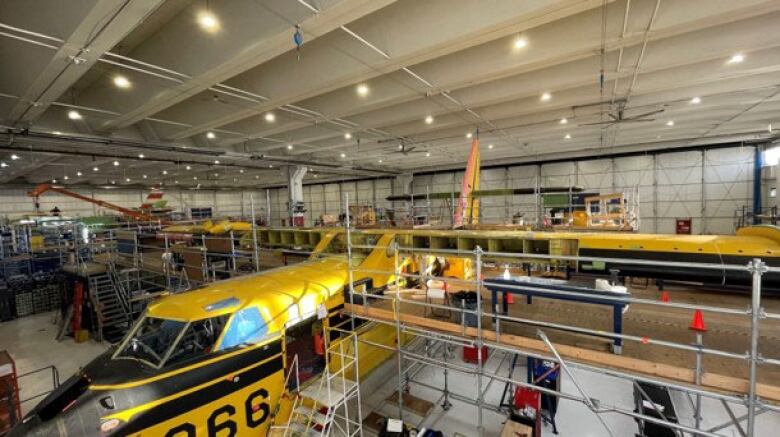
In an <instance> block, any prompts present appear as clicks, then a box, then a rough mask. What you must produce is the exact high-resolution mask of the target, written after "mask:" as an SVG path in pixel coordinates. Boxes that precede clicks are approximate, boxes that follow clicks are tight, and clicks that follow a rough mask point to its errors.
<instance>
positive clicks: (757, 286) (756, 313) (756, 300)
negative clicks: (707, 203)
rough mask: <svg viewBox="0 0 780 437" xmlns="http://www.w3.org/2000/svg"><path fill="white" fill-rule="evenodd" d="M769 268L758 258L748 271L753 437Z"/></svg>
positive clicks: (750, 423) (750, 426)
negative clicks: (763, 288) (764, 286)
mask: <svg viewBox="0 0 780 437" xmlns="http://www.w3.org/2000/svg"><path fill="white" fill-rule="evenodd" d="M767 270H768V267H767V265H766V263H764V262H763V261H761V260H760V259H758V258H753V261H752V262H751V263H750V264H748V271H750V273H751V274H752V275H753V289H752V291H753V294H752V299H751V306H750V379H749V381H748V382H749V385H750V387H749V389H748V403H747V410H748V418H747V435H748V436H749V437H753V435H754V434H753V433H754V431H755V428H756V401H757V399H756V377H757V375H756V373H757V371H758V363H759V360H760V359H761V357H760V356H759V353H758V337H759V334H760V333H759V322H760V319H761V311H762V309H761V275H763V274H764V273H765V272H766V271H767Z"/></svg>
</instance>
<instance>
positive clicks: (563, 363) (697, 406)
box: [345, 199, 780, 437]
mask: <svg viewBox="0 0 780 437" xmlns="http://www.w3.org/2000/svg"><path fill="white" fill-rule="evenodd" d="M345 201H346V202H348V199H345ZM361 233H362V232H361V231H360V230H356V229H354V228H353V227H351V226H350V224H349V223H348V222H347V223H346V235H347V256H348V261H349V262H348V266H349V276H348V277H349V291H350V293H349V303H348V304H347V305H345V312H346V313H347V314H349V315H351V316H352V317H353V320H354V319H355V318H357V319H363V320H365V321H368V322H374V323H378V324H386V325H389V326H393V327H394V328H395V332H396V342H395V347H394V348H393V347H389V346H385V345H381V344H378V343H375V342H371V341H368V340H365V339H359V341H360V342H363V343H364V344H367V345H370V346H373V347H377V348H383V349H386V350H392V351H393V352H395V357H396V370H397V377H398V389H397V391H398V418H399V419H402V420H403V419H404V417H405V410H404V403H403V396H402V393H403V391H404V384H420V385H422V386H426V387H427V388H430V389H435V390H437V391H439V392H441V393H442V396H443V398H444V405H446V404H447V403H448V400H449V398H453V399H454V398H456V395H455V394H454V393H451V392H450V391H449V389H448V385H447V382H448V374H449V373H451V372H455V373H459V374H465V375H473V376H476V377H477V396H476V397H475V398H469V399H466V398H464V397H463V396H462V395H457V398H458V399H459V400H461V401H464V402H467V403H470V404H472V405H474V406H475V408H476V417H477V426H476V428H477V432H478V434H479V435H480V436H481V435H484V424H483V411H485V410H492V411H504V410H502V407H501V406H500V405H492V404H488V403H487V402H486V401H485V399H484V395H485V392H486V389H485V388H484V387H483V385H484V384H483V379H486V380H487V381H488V383H487V384H488V385H489V384H492V383H493V382H494V381H498V382H499V383H506V384H511V385H513V386H514V387H524V388H527V389H531V390H535V391H538V392H541V393H543V394H547V395H553V396H556V397H557V398H558V399H564V400H571V401H577V402H581V403H582V404H584V405H585V406H586V407H587V408H588V409H589V410H590V411H592V412H593V413H594V414H596V417H598V419H599V420H600V421H601V423H602V424H603V426H604V431H605V432H606V433H607V434H609V435H613V436H614V435H615V433H614V432H613V430H611V429H610V427H609V425H608V423H607V422H606V421H605V420H604V418H603V415H605V414H612V413H614V414H621V415H625V416H629V417H632V418H633V419H635V420H637V421H638V422H639V421H642V422H643V423H651V424H656V425H661V426H665V427H668V428H669V429H671V430H674V432H675V434H677V435H684V434H690V435H696V436H724V435H725V434H719V433H718V431H720V430H723V429H724V428H727V427H729V426H735V427H736V428H737V429H738V430H739V431H740V433H741V434H742V435H746V436H751V437H752V436H754V435H756V434H755V426H756V416H757V415H759V414H763V413H765V412H773V413H778V412H780V406H778V405H775V402H778V401H780V397H778V392H777V391H775V390H776V389H777V388H776V387H772V386H767V387H763V388H759V385H758V384H757V377H758V371H759V368H760V366H779V365H780V359H778V357H767V356H764V355H762V353H761V351H760V350H759V334H760V328H761V321H762V320H764V319H773V320H780V314H775V313H767V312H766V311H765V310H764V308H763V307H762V305H761V299H762V275H763V274H765V273H766V272H777V271H780V268H776V267H769V266H767V264H766V263H764V262H763V261H762V260H761V259H758V258H756V259H753V260H752V261H751V262H750V263H748V264H747V265H730V264H703V263H686V262H661V261H644V260H633V259H619V260H618V259H614V258H613V259H607V258H591V257H579V256H563V255H540V254H531V253H523V254H517V253H502V252H486V251H484V250H483V249H482V248H480V247H479V246H477V247H475V248H474V250H471V251H464V250H454V249H432V248H425V249H420V248H414V247H402V246H400V245H399V243H398V242H397V241H395V242H393V243H392V244H391V245H390V246H388V247H383V248H379V247H377V246H366V245H360V244H354V243H353V239H354V238H355V237H356V236H359V235H360V234H361ZM374 249H384V250H389V251H392V253H393V254H394V269H393V271H377V270H368V269H362V268H361V267H360V265H359V264H358V263H357V262H353V256H352V253H353V251H354V250H374ZM420 255H423V256H427V255H437V256H442V257H459V258H468V259H470V260H472V262H473V263H474V268H475V274H474V276H473V279H455V278H452V277H441V276H435V275H432V274H430V273H429V272H427V271H426V270H425V269H420V271H419V272H418V273H413V272H406V271H404V270H402V264H403V259H404V258H406V257H413V256H420ZM497 259H500V260H502V261H508V262H515V263H522V264H534V263H537V264H546V265H550V264H554V263H566V262H579V261H588V262H615V261H619V262H620V263H621V264H624V265H652V266H660V267H666V268H678V269H693V268H697V269H715V270H724V271H725V270H729V271H741V272H745V274H747V275H751V277H752V287H751V293H750V296H751V297H750V306H749V308H746V309H734V308H728V307H717V306H702V305H693V304H686V303H676V302H665V301H656V300H650V299H643V298H636V297H631V296H628V295H627V296H624V297H604V299H608V300H609V299H613V300H614V301H615V302H616V303H620V304H625V305H628V304H639V305H651V306H656V307H659V308H660V307H663V308H678V309H683V310H687V311H694V310H700V311H703V312H705V313H717V314H724V315H729V316H734V317H744V318H747V320H748V324H749V327H750V328H749V336H748V338H749V341H748V344H747V345H746V346H747V349H748V351H747V352H745V353H735V352H731V351H727V350H720V349H715V348H711V347H705V346H703V344H702V342H701V338H700V337H699V338H698V340H699V341H697V343H696V344H694V345H690V344H683V343H679V342H674V341H669V340H662V339H656V338H653V337H652V336H651V335H642V336H640V335H632V334H623V333H609V332H604V331H598V330H593V329H589V328H584V327H580V326H574V325H564V324H556V323H549V322H544V321H539V320H531V319H524V318H519V317H513V316H510V315H509V314H501V313H500V312H499V311H497V310H498V306H499V304H500V302H497V301H489V299H486V298H485V297H483V296H482V294H483V293H482V291H483V290H485V289H486V287H487V286H490V285H496V284H492V283H491V280H490V279H484V278H483V275H482V269H483V265H484V264H485V263H486V261H491V260H497ZM369 274H382V275H389V276H391V277H393V278H394V283H393V284H392V285H390V286H388V287H387V288H386V289H385V290H382V291H374V292H370V291H369V290H366V288H365V287H360V291H356V289H357V286H356V285H355V284H356V282H359V281H360V278H362V277H363V276H365V275H369ZM356 278H357V279H356ZM407 280H414V281H417V283H420V284H426V283H427V282H428V281H430V280H435V281H442V282H444V283H449V284H451V286H452V285H458V286H462V287H470V288H471V289H473V290H476V291H477V293H476V306H475V308H473V309H469V308H465V307H458V306H451V305H444V304H437V303H433V302H431V301H430V300H428V299H426V300H425V301H419V300H414V299H410V298H405V297H404V296H403V294H404V293H402V292H401V291H402V282H404V281H407ZM500 286H501V287H503V288H504V289H507V290H508V291H511V290H512V288H513V286H512V285H511V284H506V283H501V284H500ZM528 287H529V285H527V284H524V285H523V288H524V289H527V288H528ZM530 288H531V289H533V288H534V287H533V286H530ZM537 291H545V292H547V293H552V294H553V295H559V296H562V297H563V296H568V297H573V296H574V297H576V296H577V292H573V291H566V290H557V291H550V290H542V289H537ZM504 295H506V293H504ZM505 298H506V297H504V299H505ZM486 300H488V301H487V302H486ZM356 302H358V303H356ZM435 309H438V310H447V311H450V312H452V313H456V314H458V315H459V316H460V317H461V319H462V320H463V319H464V318H465V317H468V316H471V317H474V318H476V327H468V328H467V327H465V325H458V324H455V323H448V322H441V321H439V320H435V319H433V318H429V317H425V314H426V313H427V312H428V310H431V311H432V310H435ZM486 321H488V322H486ZM491 322H492V327H490V326H485V325H489V324H490V323H491ZM512 323H516V324H521V325H526V326H534V327H536V329H537V332H536V334H537V338H538V340H535V339H531V338H527V337H519V336H515V335H511V334H508V333H506V332H504V329H503V328H504V325H506V324H512ZM551 331H565V332H575V333H578V334H586V335H592V336H597V337H602V338H603V337H607V338H609V339H612V340H617V339H619V340H620V341H622V342H639V343H641V344H650V345H656V346H660V347H664V348H670V349H674V350H679V351H684V352H686V353H689V354H692V355H694V356H695V357H696V363H697V364H696V367H695V368H694V369H685V368H681V367H674V366H670V365H659V364H657V363H654V365H653V367H655V368H657V369H658V370H657V371H656V372H651V371H644V370H642V369H631V368H629V366H623V365H620V364H619V363H618V364H616V362H610V360H607V359H606V358H608V357H607V356H606V355H605V354H607V353H604V352H598V353H595V351H594V353H593V354H591V355H590V358H588V359H583V358H581V357H577V355H576V354H573V353H572V351H577V352H578V351H585V350H586V349H582V348H575V347H572V346H565V345H561V344H555V343H553V342H552V341H551V340H550V339H549V337H548V335H547V333H548V332H551ZM402 334H411V335H413V336H415V337H416V338H418V339H423V340H424V342H425V344H426V348H427V347H429V346H431V345H440V346H441V347H444V348H447V347H451V346H467V347H476V348H477V350H478V351H482V350H483V348H487V350H489V351H490V352H489V354H488V356H489V357H492V356H496V354H499V355H515V354H520V355H523V356H527V357H532V358H537V359H542V360H548V361H551V362H553V363H556V364H557V365H558V366H560V369H561V370H562V374H563V375H565V376H566V377H567V378H568V379H569V380H570V382H571V383H573V384H574V386H575V387H576V389H577V393H575V394H572V393H566V392H563V391H561V390H560V389H558V390H555V389H550V388H546V387H542V386H538V385H535V384H533V383H529V382H527V381H523V380H519V379H517V378H514V377H512V375H511V374H510V375H509V377H507V376H504V375H501V374H499V369H500V367H499V368H497V369H496V370H495V371H489V370H487V369H486V367H485V362H484V361H485V360H484V358H483V355H482V353H477V363H476V365H473V366H469V365H463V364H457V363H453V362H451V361H449V360H448V359H447V356H448V355H447V354H446V353H445V354H443V357H436V356H431V354H424V353H419V352H417V351H415V346H414V345H415V343H414V342H412V343H409V344H407V345H406V346H405V345H404V343H403V342H402V341H401V336H402ZM765 352H769V351H765ZM607 355H608V354H607ZM704 356H715V357H720V358H723V359H728V360H740V361H741V362H744V363H745V365H746V366H747V368H748V372H747V373H748V378H747V379H740V378H734V377H727V376H723V375H717V374H712V373H707V372H705V371H704V369H703V367H702V357H704ZM597 358H598V359H597ZM618 358H622V357H616V358H614V361H618ZM626 360H628V359H626ZM630 360H631V361H630V362H631V363H638V362H645V363H649V362H647V361H644V360H640V359H636V358H633V359H630ZM625 362H628V361H625ZM419 366H433V367H436V368H439V369H442V370H443V371H444V384H443V386H441V387H438V386H432V385H430V384H427V383H424V382H421V381H415V380H414V379H413V377H412V375H413V373H414V370H415V369H416V368H418V367H419ZM573 368H575V369H581V370H586V371H595V372H598V373H601V374H605V375H610V376H613V377H617V378H621V379H625V380H627V381H630V382H631V383H632V384H633V385H635V386H636V385H637V384H639V383H645V384H656V385H660V386H663V387H667V388H669V389H671V390H675V391H679V392H681V393H684V394H685V395H686V396H688V397H689V399H691V400H692V404H693V409H694V418H693V424H690V425H687V424H683V423H678V422H675V421H671V420H667V418H665V417H664V416H663V414H661V415H660V417H654V416H651V415H648V414H644V413H643V411H642V410H641V409H640V410H639V411H634V410H633V409H631V408H628V407H623V406H619V405H612V404H610V403H609V402H605V401H603V400H600V399H598V398H596V397H594V394H592V393H588V392H586V391H585V389H584V388H583V387H582V385H581V384H579V383H578V381H577V378H576V376H575V374H574V373H573V372H572V369H573ZM672 371H673V372H672ZM640 392H642V393H644V392H643V391H642V390H641V388H640ZM759 395H761V396H759ZM643 396H645V397H646V393H644V394H643ZM694 398H695V399H696V401H695V402H694V401H693V399H694ZM702 398H710V399H714V400H716V401H718V402H721V403H722V404H723V405H724V407H726V410H727V411H728V412H729V416H730V417H731V419H730V420H729V421H727V422H725V423H723V424H720V425H718V426H714V427H710V428H708V429H704V428H703V427H702V426H701V420H700V419H701V399H702ZM651 404H652V402H651ZM733 405H739V406H743V407H744V408H746V410H747V413H746V414H745V415H743V416H740V417H737V416H736V415H735V414H733V412H732V409H731V408H730V406H733ZM742 422H746V426H745V428H744V429H743V427H742Z"/></svg>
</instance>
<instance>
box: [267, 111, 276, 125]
mask: <svg viewBox="0 0 780 437" xmlns="http://www.w3.org/2000/svg"><path fill="white" fill-rule="evenodd" d="M265 121H267V122H269V123H273V122H274V121H276V115H274V113H273V112H266V113H265Z"/></svg>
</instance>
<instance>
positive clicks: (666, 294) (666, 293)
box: [661, 290, 669, 303]
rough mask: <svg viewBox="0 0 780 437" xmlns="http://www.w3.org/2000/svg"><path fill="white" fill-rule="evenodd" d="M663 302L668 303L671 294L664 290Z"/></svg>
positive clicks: (662, 294) (662, 293)
mask: <svg viewBox="0 0 780 437" xmlns="http://www.w3.org/2000/svg"><path fill="white" fill-rule="evenodd" d="M661 302H664V303H668V302H669V292H668V291H666V290H664V291H662V292H661Z"/></svg>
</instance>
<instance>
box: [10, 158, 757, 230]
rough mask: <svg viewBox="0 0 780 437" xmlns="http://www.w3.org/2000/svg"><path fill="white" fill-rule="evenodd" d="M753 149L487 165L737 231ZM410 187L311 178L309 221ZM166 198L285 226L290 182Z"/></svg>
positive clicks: (443, 205) (666, 224) (446, 218)
mask: <svg viewBox="0 0 780 437" xmlns="http://www.w3.org/2000/svg"><path fill="white" fill-rule="evenodd" d="M753 154H754V148H753V147H752V146H745V147H731V148H719V149H708V150H695V151H684V152H667V153H659V154H655V155H650V154H648V155H640V156H627V157H617V158H606V159H592V160H580V161H563V162H555V163H549V164H542V165H517V166H507V167H498V168H486V169H484V170H483V171H482V179H481V188H482V189H497V188H529V187H533V186H534V184H535V180H536V178H537V177H539V178H540V179H541V185H542V186H544V187H550V186H568V185H570V184H571V185H576V186H581V187H583V188H584V189H585V190H587V191H599V192H601V193H610V192H617V191H629V192H630V191H632V190H635V191H636V192H638V195H639V204H640V231H641V232H658V233H673V232H674V221H675V218H677V217H691V218H692V219H693V232H694V233H697V234H716V233H732V232H734V213H735V211H736V210H737V209H740V208H742V206H743V205H748V206H749V205H751V204H752V180H753ZM462 177H463V172H440V173H435V174H420V175H415V176H414V177H413V179H412V187H413V193H415V194H424V193H425V192H426V190H428V191H429V192H450V191H458V190H459V189H460V183H461V179H462ZM26 191H27V190H26V189H24V188H8V189H3V190H0V215H3V216H8V217H9V218H15V217H18V216H20V215H22V214H29V213H30V212H32V200H31V199H30V198H29V197H27V196H26V194H25V193H26ZM74 191H76V192H78V193H80V194H83V195H86V196H94V197H96V198H99V199H102V200H106V201H108V202H113V203H116V204H119V205H121V206H125V207H137V206H139V205H140V204H141V202H142V201H143V200H144V198H145V196H146V194H147V191H145V190H137V189H132V190H131V189H116V190H100V189H96V190H83V189H76V190H74ZM403 192H404V188H403V186H402V184H401V183H400V182H399V181H398V180H394V179H374V180H361V181H348V182H336V183H326V184H309V185H304V187H303V195H304V199H305V201H306V207H307V212H306V224H307V225H311V224H313V223H314V221H315V220H316V219H317V218H318V217H319V216H320V215H322V214H335V215H338V214H339V213H341V212H342V210H343V208H344V205H343V199H344V196H345V195H347V194H348V195H349V198H350V203H371V204H374V205H376V206H379V207H383V208H393V209H395V210H396V211H398V212H399V213H401V212H406V211H408V210H409V208H410V207H411V205H410V203H411V202H389V201H387V200H385V198H386V197H387V196H390V195H391V194H401V193H403ZM165 198H166V199H168V202H169V205H171V206H172V207H173V208H174V209H177V210H188V209H189V208H191V207H204V206H211V207H212V208H214V214H215V215H217V216H234V217H237V216H249V215H250V210H251V208H250V198H254V203H255V211H256V214H257V215H262V216H265V215H266V205H267V203H270V207H271V223H272V224H273V225H280V224H281V223H282V219H283V218H285V217H286V216H287V212H286V211H287V210H286V208H287V191H286V189H284V188H272V189H268V190H266V189H258V190H251V191H250V190H241V191H214V190H198V191H194V190H170V189H166V190H165ZM267 199H268V200H270V202H267ZM55 205H56V206H58V207H59V208H60V210H62V211H63V214H65V215H69V216H91V215H97V214H102V213H104V212H102V211H101V208H99V207H97V206H95V205H91V204H89V203H86V202H82V201H80V200H76V199H71V198H68V197H64V196H61V195H59V194H56V193H46V194H44V195H43V196H41V210H42V211H48V210H50V209H51V208H53V207H54V206H55ZM414 209H415V213H416V214H420V215H423V214H430V215H432V216H439V217H441V219H442V222H443V223H445V224H449V223H450V222H451V213H450V209H449V201H447V200H432V201H431V202H430V206H429V205H428V202H427V201H426V200H425V199H424V198H421V199H418V200H416V201H415V202H414ZM535 210H536V201H535V198H534V196H533V195H519V196H496V197H486V198H484V199H483V202H482V208H481V216H482V221H483V222H484V223H509V222H511V220H512V216H513V215H515V214H523V215H524V216H525V217H527V218H529V219H531V218H533V217H534V214H535Z"/></svg>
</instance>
